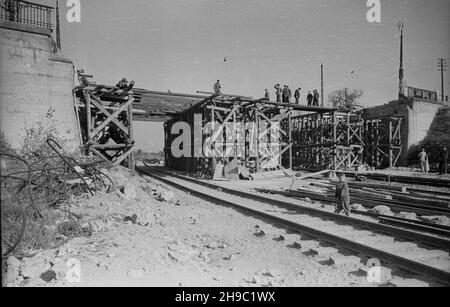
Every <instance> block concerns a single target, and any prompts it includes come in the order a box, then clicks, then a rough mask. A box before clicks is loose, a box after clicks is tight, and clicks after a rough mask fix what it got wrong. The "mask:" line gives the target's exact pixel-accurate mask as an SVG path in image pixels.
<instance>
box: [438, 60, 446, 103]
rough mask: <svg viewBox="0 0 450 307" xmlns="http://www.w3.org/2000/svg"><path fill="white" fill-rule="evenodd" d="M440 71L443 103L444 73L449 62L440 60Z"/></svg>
mask: <svg viewBox="0 0 450 307" xmlns="http://www.w3.org/2000/svg"><path fill="white" fill-rule="evenodd" d="M438 71H440V72H441V95H442V97H441V101H445V93H444V71H447V60H446V59H443V58H440V59H438Z"/></svg>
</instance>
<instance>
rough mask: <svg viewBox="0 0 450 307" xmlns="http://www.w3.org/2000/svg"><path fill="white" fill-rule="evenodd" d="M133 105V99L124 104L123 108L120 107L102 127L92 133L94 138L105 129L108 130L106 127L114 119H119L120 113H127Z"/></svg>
mask: <svg viewBox="0 0 450 307" xmlns="http://www.w3.org/2000/svg"><path fill="white" fill-rule="evenodd" d="M132 103H133V98H131V99H130V100H128V101H127V102H126V103H124V104H123V105H122V106H120V108H119V109H118V110H117V111H116V112H114V113H113V114H112V115H111V116H110V117H109V118H107V119H106V120H105V121H104V122H103V123H102V124H101V125H100V126H98V127H97V128H96V129H95V130H94V132H92V137H94V136H96V135H97V134H98V133H100V131H102V130H103V129H105V128H106V126H108V125H109V124H110V123H111V122H112V121H113V119H114V118H116V117H118V116H119V115H120V113H122V112H123V111H125V110H126V109H127V108H128V107H129V106H130V105H131V104H132Z"/></svg>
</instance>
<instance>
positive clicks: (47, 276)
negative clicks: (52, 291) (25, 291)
mask: <svg viewBox="0 0 450 307" xmlns="http://www.w3.org/2000/svg"><path fill="white" fill-rule="evenodd" d="M41 279H42V280H43V281H45V282H47V283H49V282H51V281H52V280H56V273H55V271H52V270H49V271H47V272H45V273H43V274H41Z"/></svg>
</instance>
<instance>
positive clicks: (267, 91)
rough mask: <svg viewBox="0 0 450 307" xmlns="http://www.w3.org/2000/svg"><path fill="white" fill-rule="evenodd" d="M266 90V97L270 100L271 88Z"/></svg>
mask: <svg viewBox="0 0 450 307" xmlns="http://www.w3.org/2000/svg"><path fill="white" fill-rule="evenodd" d="M265 91H266V92H265V94H264V98H266V100H267V101H270V93H269V90H268V89H266V90H265Z"/></svg>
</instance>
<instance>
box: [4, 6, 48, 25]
mask: <svg viewBox="0 0 450 307" xmlns="http://www.w3.org/2000/svg"><path fill="white" fill-rule="evenodd" d="M53 10H54V8H53V7H51V6H46V5H42V4H37V3H32V2H28V1H22V0H0V20H7V21H12V22H18V23H23V24H27V25H33V26H36V27H40V28H46V29H50V30H53V24H52V13H53Z"/></svg>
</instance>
